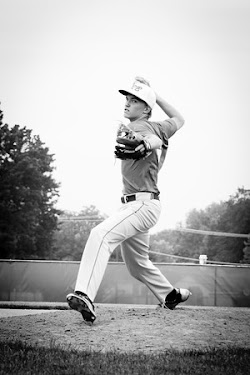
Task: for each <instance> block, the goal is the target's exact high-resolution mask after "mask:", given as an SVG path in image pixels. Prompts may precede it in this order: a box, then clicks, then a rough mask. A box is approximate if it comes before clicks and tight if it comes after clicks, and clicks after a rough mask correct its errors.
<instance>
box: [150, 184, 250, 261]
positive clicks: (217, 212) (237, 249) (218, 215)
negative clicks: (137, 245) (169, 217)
mask: <svg viewBox="0 0 250 375" xmlns="http://www.w3.org/2000/svg"><path fill="white" fill-rule="evenodd" d="M249 193H250V192H249V190H245V189H244V188H239V189H238V190H237V192H236V193H235V194H234V195H233V196H231V197H230V198H229V200H228V201H225V202H220V203H212V204H211V205H209V206H208V207H207V208H205V209H204V210H197V209H194V210H192V211H190V212H189V214H188V215H187V219H186V228H191V229H197V230H204V231H215V232H226V233H238V234H249V233H250V194H249ZM181 230H182V227H181V226H180V227H179V228H176V231H172V230H165V231H162V232H160V233H157V234H155V235H152V236H151V250H153V251H156V249H159V248H161V252H163V253H166V254H174V255H178V256H183V257H190V258H194V259H197V260H198V258H199V255H200V254H206V255H207V256H208V259H209V260H213V261H221V262H233V263H234V262H235V263H238V262H246V263H249V260H248V259H249V255H247V254H249V253H248V251H249V245H246V244H245V245H246V247H245V248H244V239H243V238H236V237H219V236H209V235H204V234H194V233H185V232H184V231H183V232H182V231H181ZM159 244H160V247H159ZM152 259H153V260H159V257H155V256H154V257H153V256H152ZM166 259H168V258H166V257H165V261H166ZM174 261H176V260H174ZM177 261H179V260H177Z"/></svg>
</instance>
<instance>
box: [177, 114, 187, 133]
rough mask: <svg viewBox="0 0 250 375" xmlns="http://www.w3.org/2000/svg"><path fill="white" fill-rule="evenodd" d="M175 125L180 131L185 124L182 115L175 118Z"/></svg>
mask: <svg viewBox="0 0 250 375" xmlns="http://www.w3.org/2000/svg"><path fill="white" fill-rule="evenodd" d="M175 123H176V127H177V130H179V129H180V128H181V127H182V126H183V125H184V123H185V120H184V117H182V116H181V115H179V116H178V117H175Z"/></svg>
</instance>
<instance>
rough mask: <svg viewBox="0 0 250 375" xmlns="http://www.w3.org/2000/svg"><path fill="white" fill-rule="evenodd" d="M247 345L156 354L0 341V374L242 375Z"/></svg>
mask: <svg viewBox="0 0 250 375" xmlns="http://www.w3.org/2000/svg"><path fill="white" fill-rule="evenodd" d="M249 355H250V350H249V349H248V348H237V347H235V348H234V347H231V348H217V349H215V348H208V349H205V350H199V349H198V348H197V350H185V351H178V350H174V349H171V350H167V351H165V352H162V353H159V354H145V353H143V352H139V353H133V352H131V351H130V352H128V353H120V352H117V351H107V352H106V353H104V352H100V351H96V352H95V351H77V350H75V349H72V348H70V347H69V348H64V347H60V346H55V344H53V345H51V347H49V348H45V347H39V346H37V345H36V346H31V345H28V344H26V343H22V342H21V341H16V342H0V359H1V363H0V374H19V375H21V374H37V375H39V374H54V375H57V374H60V375H62V374H71V373H73V374H85V375H95V374H97V373H102V374H110V375H112V374H115V375H116V374H131V375H133V374H145V375H147V374H155V375H157V374H158V375H160V374H178V375H185V374H192V375H198V374H199V375H201V374H207V375H210V374H211V375H213V374H227V375H231V374H232V375H233V374H238V375H241V374H242V375H243V374H247V373H248V371H249Z"/></svg>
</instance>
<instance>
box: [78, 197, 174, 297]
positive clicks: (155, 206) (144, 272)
mask: <svg viewBox="0 0 250 375" xmlns="http://www.w3.org/2000/svg"><path fill="white" fill-rule="evenodd" d="M140 196H141V197H142V199H139V200H138V199H137V200H135V201H132V202H129V203H125V204H123V205H122V206H121V208H120V209H119V210H118V211H117V213H115V214H114V215H112V216H110V217H109V218H108V219H106V220H105V221H103V222H102V223H100V224H99V225H97V226H96V227H95V228H93V229H92V231H91V232H90V235H89V238H88V241H87V243H86V246H85V249H84V252H83V255H82V259H81V262H80V268H79V271H78V276H77V280H76V286H75V291H80V292H83V293H85V294H87V295H88V297H89V298H90V299H91V300H92V301H94V299H95V296H96V294H97V291H98V288H99V286H100V284H101V281H102V278H103V276H104V272H105V270H106V267H107V263H108V260H109V258H110V255H111V254H112V252H113V251H114V250H115V248H116V247H117V246H118V245H121V249H122V256H123V259H124V262H125V264H126V266H127V268H128V270H129V272H130V274H131V275H132V276H133V277H135V278H136V279H137V280H139V281H141V282H143V283H144V284H145V285H147V287H148V288H149V289H150V290H151V291H152V293H153V294H154V295H155V296H156V298H157V299H158V300H159V301H160V303H163V302H164V301H165V298H166V296H167V295H168V294H169V293H170V292H171V291H172V290H173V286H172V285H171V284H170V282H169V281H168V280H167V279H166V278H165V277H164V276H163V274H162V273H161V272H160V270H159V269H158V268H157V267H155V266H154V265H153V263H152V262H151V261H150V260H149V253H148V251H149V232H148V231H149V229H150V228H152V227H153V226H154V225H155V224H156V222H157V221H158V218H159V216H160V212H161V204H160V201H159V200H156V199H144V196H145V197H148V194H147V193H146V194H145V193H140Z"/></svg>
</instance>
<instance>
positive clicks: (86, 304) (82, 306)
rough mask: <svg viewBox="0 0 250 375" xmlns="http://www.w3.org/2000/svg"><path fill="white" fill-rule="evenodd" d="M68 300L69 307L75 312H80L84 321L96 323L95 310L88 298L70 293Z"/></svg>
mask: <svg viewBox="0 0 250 375" xmlns="http://www.w3.org/2000/svg"><path fill="white" fill-rule="evenodd" d="M66 298H67V302H68V305H69V307H70V308H71V309H73V310H76V311H79V312H80V313H81V314H82V317H83V320H85V321H86V322H92V323H94V321H95V320H96V314H95V311H94V309H95V308H94V305H93V303H92V302H91V301H90V299H89V298H88V296H86V295H83V294H77V293H70V294H68V295H67V297H66Z"/></svg>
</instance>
